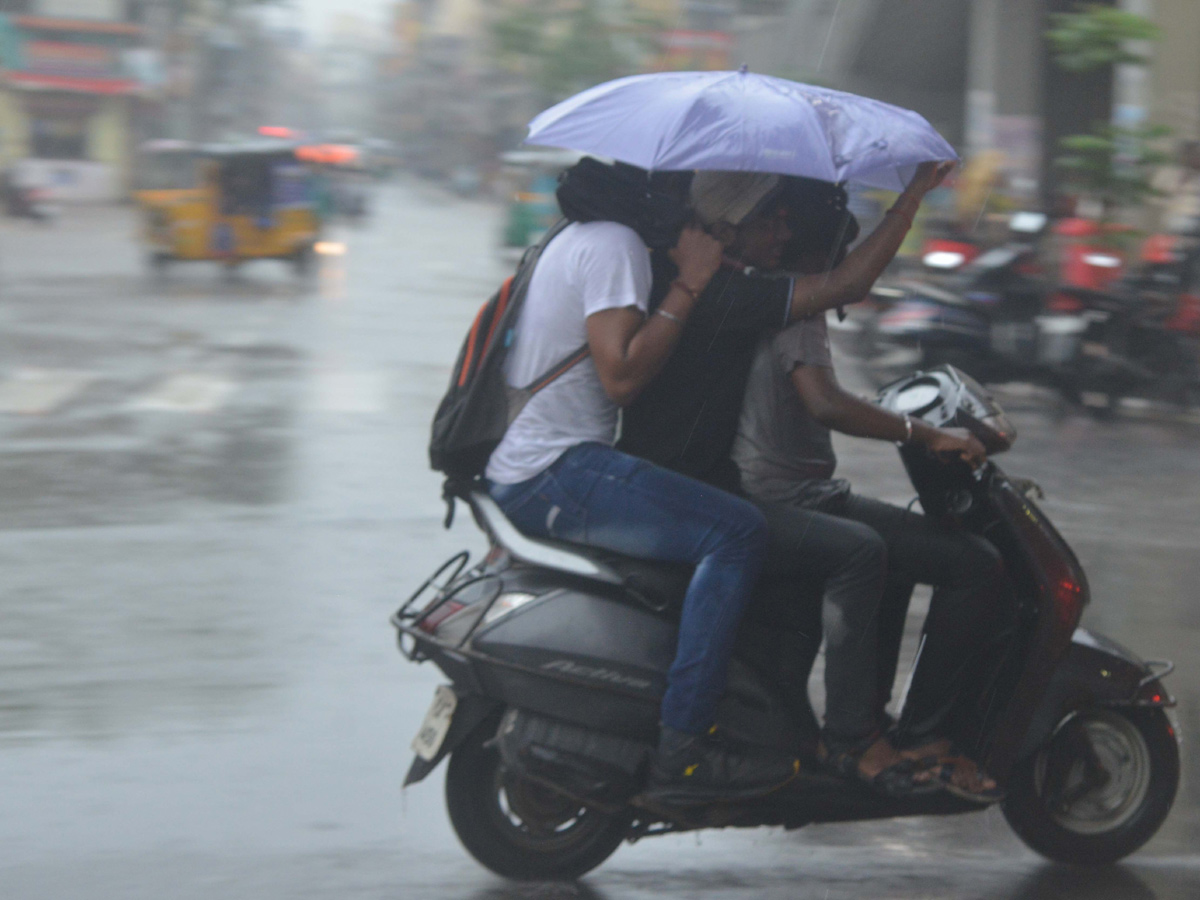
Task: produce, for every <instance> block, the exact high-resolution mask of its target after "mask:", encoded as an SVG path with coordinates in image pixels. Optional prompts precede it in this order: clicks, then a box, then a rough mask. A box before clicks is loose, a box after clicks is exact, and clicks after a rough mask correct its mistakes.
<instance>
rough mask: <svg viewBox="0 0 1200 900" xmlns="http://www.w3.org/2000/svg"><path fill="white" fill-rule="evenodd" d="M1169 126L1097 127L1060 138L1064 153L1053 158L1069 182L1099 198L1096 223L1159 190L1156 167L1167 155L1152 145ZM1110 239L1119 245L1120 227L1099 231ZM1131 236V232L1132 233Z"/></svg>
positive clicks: (1168, 131)
mask: <svg viewBox="0 0 1200 900" xmlns="http://www.w3.org/2000/svg"><path fill="white" fill-rule="evenodd" d="M1168 134H1170V129H1168V128H1166V127H1164V126H1161V125H1149V126H1143V127H1141V128H1119V127H1116V126H1113V125H1104V126H1098V127H1097V128H1096V130H1095V131H1094V132H1092V133H1091V134H1074V135H1071V136H1070V137H1065V138H1063V139H1062V140H1061V141H1060V142H1059V146H1060V147H1062V149H1063V150H1064V151H1066V152H1065V153H1064V154H1063V155H1061V156H1059V157H1058V158H1056V159H1055V160H1054V164H1055V166H1057V167H1058V168H1059V169H1061V170H1062V171H1063V173H1064V175H1065V176H1066V180H1067V182H1068V184H1070V185H1072V186H1073V187H1074V188H1075V189H1076V190H1078V191H1079V192H1080V193H1081V194H1083V195H1084V196H1087V197H1089V198H1091V199H1092V200H1095V201H1097V202H1099V204H1100V208H1101V216H1100V221H1101V223H1102V224H1108V223H1110V222H1111V221H1112V220H1113V217H1114V216H1115V214H1116V213H1117V211H1118V210H1121V209H1126V208H1129V207H1133V206H1136V205H1138V204H1140V203H1141V202H1143V201H1144V200H1146V199H1148V198H1149V197H1153V196H1157V195H1158V194H1159V193H1160V192H1159V191H1158V190H1157V189H1155V188H1154V187H1153V186H1152V184H1151V178H1152V177H1153V175H1154V170H1155V168H1156V167H1158V166H1161V165H1164V164H1165V163H1167V162H1169V161H1170V159H1171V157H1170V156H1169V155H1168V154H1166V153H1163V152H1162V151H1161V150H1158V149H1157V145H1158V144H1159V143H1161V141H1162V140H1163V138H1165V137H1166V136H1167V135H1168ZM1101 234H1102V235H1106V236H1107V240H1108V242H1110V243H1118V244H1119V243H1120V242H1121V241H1122V235H1121V232H1119V231H1113V230H1111V229H1101ZM1129 234H1130V236H1134V235H1133V233H1132V232H1130V233H1129Z"/></svg>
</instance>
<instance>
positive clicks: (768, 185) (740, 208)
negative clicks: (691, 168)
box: [690, 172, 779, 226]
mask: <svg viewBox="0 0 1200 900" xmlns="http://www.w3.org/2000/svg"><path fill="white" fill-rule="evenodd" d="M778 187H779V176H778V175H769V174H766V173H763V172H697V173H696V177H695V178H693V179H692V186H691V191H690V195H691V203H692V209H693V210H694V211H695V213H696V216H697V217H698V218H699V219H700V221H701V222H703V223H704V224H705V225H715V224H717V223H718V222H728V223H729V224H730V225H734V226H737V225H741V224H742V222H743V221H745V219H746V218H747V217H748V216H749V215H750V214H751V213H752V212H754V210H755V209H757V208H758V207H759V205H760V204H762V202H763V201H764V200H766V199H767V198H768V197H769V196H770V195H771V194H773V193H774V192H775V190H776V189H777V188H778Z"/></svg>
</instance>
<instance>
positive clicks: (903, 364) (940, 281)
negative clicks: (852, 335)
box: [857, 212, 1088, 385]
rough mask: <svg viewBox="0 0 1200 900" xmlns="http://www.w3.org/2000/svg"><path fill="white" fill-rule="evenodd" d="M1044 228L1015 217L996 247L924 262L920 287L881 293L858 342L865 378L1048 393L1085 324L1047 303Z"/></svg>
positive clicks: (1039, 218) (1075, 313) (1074, 311)
mask: <svg viewBox="0 0 1200 900" xmlns="http://www.w3.org/2000/svg"><path fill="white" fill-rule="evenodd" d="M1045 227H1046V216H1044V215H1042V214H1041V213H1028V212H1023V213H1017V214H1015V215H1014V216H1013V217H1012V219H1011V220H1010V223H1009V241H1008V243H1006V244H1004V245H1003V246H1000V247H996V248H994V249H992V250H988V251H986V252H984V253H982V254H980V255H978V256H976V257H975V258H973V259H971V260H969V261H966V260H965V257H964V256H963V255H962V254H961V253H949V252H936V253H932V254H928V255H927V256H926V257H925V259H924V260H923V266H924V268H925V269H926V270H928V271H927V272H926V275H925V276H924V277H923V278H921V279H920V280H916V281H914V280H908V281H903V282H899V283H897V284H895V285H890V286H888V289H890V290H889V293H890V294H891V302H890V303H888V304H886V306H883V305H879V304H877V305H878V306H879V312H878V313H877V314H876V315H874V316H868V317H867V319H866V321H864V322H863V326H862V331H861V333H860V336H859V340H858V342H857V343H858V348H859V355H860V357H861V358H862V361H863V366H864V369H865V371H866V373H867V374H868V375H869V376H870V377H871V378H872V379H873V381H874V382H875V383H876V384H885V383H887V382H889V381H891V380H893V379H894V378H897V377H899V376H900V375H902V374H903V373H905V372H908V371H911V370H912V369H913V368H914V367H917V368H928V367H932V366H936V365H939V364H942V363H949V364H953V365H956V366H958V367H960V368H963V369H966V370H968V371H970V372H971V374H972V375H974V376H976V377H978V378H980V379H982V380H984V381H988V382H990V381H1009V380H1032V381H1038V382H1044V383H1049V384H1051V385H1054V384H1056V383H1057V379H1058V373H1059V370H1060V369H1062V368H1063V367H1064V366H1065V365H1068V364H1069V363H1070V362H1072V361H1073V359H1074V358H1075V356H1076V354H1077V353H1078V351H1079V347H1080V343H1081V340H1082V337H1081V336H1082V334H1083V332H1084V331H1085V330H1086V329H1087V327H1088V323H1087V321H1086V320H1085V319H1084V317H1083V316H1082V315H1081V314H1080V312H1079V310H1078V306H1077V304H1072V306H1071V307H1070V308H1069V309H1068V308H1059V307H1058V306H1056V305H1055V304H1054V303H1053V302H1050V301H1052V300H1053V299H1054V297H1053V296H1052V294H1051V290H1050V286H1049V283H1048V282H1046V281H1045V279H1044V278H1043V277H1042V273H1041V265H1040V262H1039V258H1038V257H1039V250H1038V246H1037V240H1038V239H1039V237H1040V235H1041V234H1042V232H1043V231H1044V230H1045ZM872 299H873V300H874V299H875V298H874V297H872Z"/></svg>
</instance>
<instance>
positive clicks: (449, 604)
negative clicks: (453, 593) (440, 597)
mask: <svg viewBox="0 0 1200 900" xmlns="http://www.w3.org/2000/svg"><path fill="white" fill-rule="evenodd" d="M435 602H436V601H435ZM462 609H466V604H463V603H459V602H458V601H457V600H447V601H446V602H445V603H443V604H442V605H441V606H439V607H438V608H437V609H435V610H434V611H433V612H431V613H430V614H429V615H427V616H425V618H423V619H422V620H421V621H420V622H419V623H418V624H417V627H418V628H420V629H421V630H422V631H424V632H425V633H426V634H433V633H434V632H436V631H437V629H438V626H439V625H441V624H442V623H443V622H445V621H446V620H447V619H448V618H450V617H451V616H452V615H454V614H455V613H456V612H458V611H459V610H462Z"/></svg>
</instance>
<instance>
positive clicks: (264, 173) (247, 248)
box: [136, 141, 319, 274]
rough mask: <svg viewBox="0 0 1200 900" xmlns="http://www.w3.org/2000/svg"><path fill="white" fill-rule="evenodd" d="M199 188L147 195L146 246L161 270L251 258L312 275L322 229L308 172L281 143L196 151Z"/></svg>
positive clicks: (142, 196) (142, 195) (141, 199)
mask: <svg viewBox="0 0 1200 900" xmlns="http://www.w3.org/2000/svg"><path fill="white" fill-rule="evenodd" d="M195 167H196V184H197V186H196V187H194V188H179V189H173V190H163V191H154V190H149V191H145V192H139V193H138V194H137V195H136V196H137V201H138V204H139V206H140V207H141V210H142V219H143V240H144V241H145V243H146V245H147V247H148V248H149V253H150V263H151V265H152V266H153V267H154V268H155V269H156V270H159V271H161V270H162V269H163V268H165V267H166V266H167V265H169V264H170V263H173V262H177V261H184V260H215V261H218V262H221V263H223V264H225V265H226V266H227V267H229V268H233V267H235V266H237V265H238V264H239V263H241V262H244V261H246V260H250V259H279V260H284V261H287V262H290V263H291V264H292V265H293V266H294V267H295V269H296V271H297V273H299V274H303V273H305V272H307V270H308V268H309V267H310V265H311V261H312V252H313V244H314V243H315V241H316V239H317V235H318V231H319V223H318V218H317V214H316V209H315V203H314V199H313V196H312V190H311V184H310V181H311V177H310V173H309V171H308V169H307V167H306V166H305V165H304V163H302V162H301V161H300V160H299V159H297V157H296V151H295V148H294V147H292V146H290V145H287V144H282V143H280V142H278V141H270V142H257V143H244V144H212V145H206V146H201V147H197V148H195Z"/></svg>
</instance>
